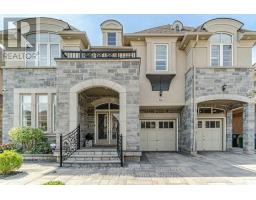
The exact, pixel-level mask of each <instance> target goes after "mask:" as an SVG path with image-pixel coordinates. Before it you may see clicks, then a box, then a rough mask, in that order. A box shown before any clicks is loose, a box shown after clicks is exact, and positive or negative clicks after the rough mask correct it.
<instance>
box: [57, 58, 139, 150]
mask: <svg viewBox="0 0 256 200" xmlns="http://www.w3.org/2000/svg"><path fill="white" fill-rule="evenodd" d="M139 68H140V61H139V60H123V61H120V60H112V61H111V60H109V61H94V60H79V61H75V60H74V61H67V60H57V86H58V87H57V95H58V98H57V105H58V108H57V119H58V122H57V132H58V133H63V132H64V131H66V130H69V95H70V93H69V92H70V88H71V87H72V86H74V85H76V84H78V83H80V82H82V81H86V80H90V79H104V80H110V81H113V82H116V83H118V84H120V85H122V86H124V87H125V88H126V120H127V121H126V149H127V150H129V151H139Z"/></svg>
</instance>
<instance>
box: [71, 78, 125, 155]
mask: <svg viewBox="0 0 256 200" xmlns="http://www.w3.org/2000/svg"><path fill="white" fill-rule="evenodd" d="M94 87H107V88H110V89H112V90H114V91H116V92H118V93H119V116H120V117H119V124H120V133H121V134H122V135H123V148H124V150H126V88H125V87H124V86H122V85H120V84H118V83H116V82H114V81H110V80H104V79H90V80H86V81H83V82H80V83H78V84H76V85H74V86H73V87H71V88H70V94H69V131H72V130H74V129H75V128H76V127H77V125H78V124H79V122H78V119H79V118H78V94H79V93H80V92H82V91H84V90H86V89H90V88H94Z"/></svg>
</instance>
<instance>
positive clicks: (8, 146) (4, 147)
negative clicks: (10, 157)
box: [0, 144, 14, 153]
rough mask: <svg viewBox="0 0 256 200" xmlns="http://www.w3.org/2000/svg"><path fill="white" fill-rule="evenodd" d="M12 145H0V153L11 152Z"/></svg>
mask: <svg viewBox="0 0 256 200" xmlns="http://www.w3.org/2000/svg"><path fill="white" fill-rule="evenodd" d="M13 149H14V145H13V144H2V145H0V153H3V152H4V151H5V150H13Z"/></svg>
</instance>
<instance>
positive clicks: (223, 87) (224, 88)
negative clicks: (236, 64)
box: [222, 84, 227, 92]
mask: <svg viewBox="0 0 256 200" xmlns="http://www.w3.org/2000/svg"><path fill="white" fill-rule="evenodd" d="M226 88H227V85H226V84H224V85H222V91H223V92H225V90H226Z"/></svg>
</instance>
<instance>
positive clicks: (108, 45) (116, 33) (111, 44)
mask: <svg viewBox="0 0 256 200" xmlns="http://www.w3.org/2000/svg"><path fill="white" fill-rule="evenodd" d="M109 33H114V34H115V44H109V43H108V38H109V36H108V34H109ZM107 44H108V46H117V33H116V32H107Z"/></svg>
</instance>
